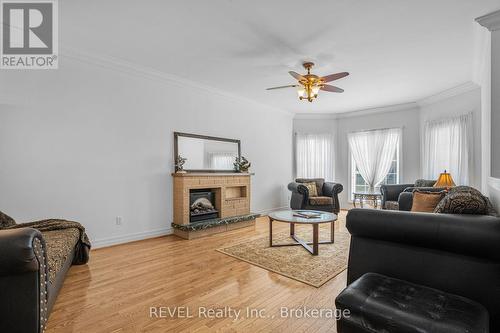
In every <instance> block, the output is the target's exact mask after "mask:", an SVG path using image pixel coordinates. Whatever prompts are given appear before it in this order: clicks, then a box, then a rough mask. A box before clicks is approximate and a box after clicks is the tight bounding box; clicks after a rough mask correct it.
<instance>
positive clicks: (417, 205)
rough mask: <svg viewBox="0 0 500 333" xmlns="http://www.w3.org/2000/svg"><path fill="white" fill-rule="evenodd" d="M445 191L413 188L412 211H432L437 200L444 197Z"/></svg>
mask: <svg viewBox="0 0 500 333" xmlns="http://www.w3.org/2000/svg"><path fill="white" fill-rule="evenodd" d="M445 194H446V192H445V191H440V192H425V191H419V190H415V191H414V192H413V204H412V206H411V211H412V212H424V213H432V212H433V211H434V209H435V208H436V206H437V205H438V204H439V202H440V201H441V200H442V199H443V198H444V196H445Z"/></svg>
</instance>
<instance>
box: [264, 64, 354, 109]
mask: <svg viewBox="0 0 500 333" xmlns="http://www.w3.org/2000/svg"><path fill="white" fill-rule="evenodd" d="M302 66H304V68H305V69H306V70H307V74H304V75H301V74H299V73H297V72H294V71H290V72H288V73H289V74H290V75H291V76H293V77H294V78H295V79H296V80H297V81H298V82H297V84H290V85H287V86H280V87H273V88H267V89H266V90H274V89H283V88H297V94H298V95H299V99H300V100H304V99H305V100H308V101H309V102H312V101H313V100H314V99H316V98H317V97H318V92H319V91H320V90H323V91H329V92H336V93H341V92H344V89H341V88H339V87H335V86H331V85H329V84H325V83H326V82H331V81H335V80H338V79H341V78H343V77H346V76H347V75H349V73H347V72H342V73H335V74H330V75H326V76H322V77H319V76H317V75H314V74H311V68H312V67H313V66H314V63H312V62H305V63H303V64H302Z"/></svg>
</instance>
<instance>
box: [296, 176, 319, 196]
mask: <svg viewBox="0 0 500 333" xmlns="http://www.w3.org/2000/svg"><path fill="white" fill-rule="evenodd" d="M295 181H296V182H297V183H301V184H303V183H311V182H313V183H316V193H317V195H318V196H322V195H323V184H324V183H325V180H324V179H323V178H297V179H295ZM309 195H311V194H309Z"/></svg>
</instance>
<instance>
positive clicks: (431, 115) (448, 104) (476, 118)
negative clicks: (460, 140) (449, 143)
mask: <svg viewBox="0 0 500 333" xmlns="http://www.w3.org/2000/svg"><path fill="white" fill-rule="evenodd" d="M472 87H473V88H471V89H472V90H470V91H467V92H464V93H461V94H458V95H454V96H452V97H449V98H446V99H443V100H441V99H439V100H438V101H436V102H434V103H430V104H429V103H427V102H424V103H422V105H421V108H420V122H421V123H420V126H421V132H422V135H423V127H424V123H425V122H426V121H429V120H436V119H442V118H449V117H454V116H460V115H463V114H466V113H469V112H472V114H473V117H472V118H473V119H472V126H473V147H472V156H470V162H471V164H470V171H471V172H470V178H469V179H470V184H469V185H470V186H473V187H475V188H478V189H480V188H481V89H480V87H478V86H476V87H474V86H472ZM436 176H437V175H436Z"/></svg>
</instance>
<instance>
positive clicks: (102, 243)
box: [92, 227, 173, 249]
mask: <svg viewBox="0 0 500 333" xmlns="http://www.w3.org/2000/svg"><path fill="white" fill-rule="evenodd" d="M172 232H173V231H172V228H170V227H168V228H161V229H155V230H151V231H142V232H136V233H133V234H126V235H119V236H113V237H106V238H101V239H96V240H93V241H92V248H93V249H98V248H101V247H106V246H111V245H117V244H122V243H128V242H133V241H138V240H143V239H148V238H154V237H159V236H165V235H170V234H172Z"/></svg>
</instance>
